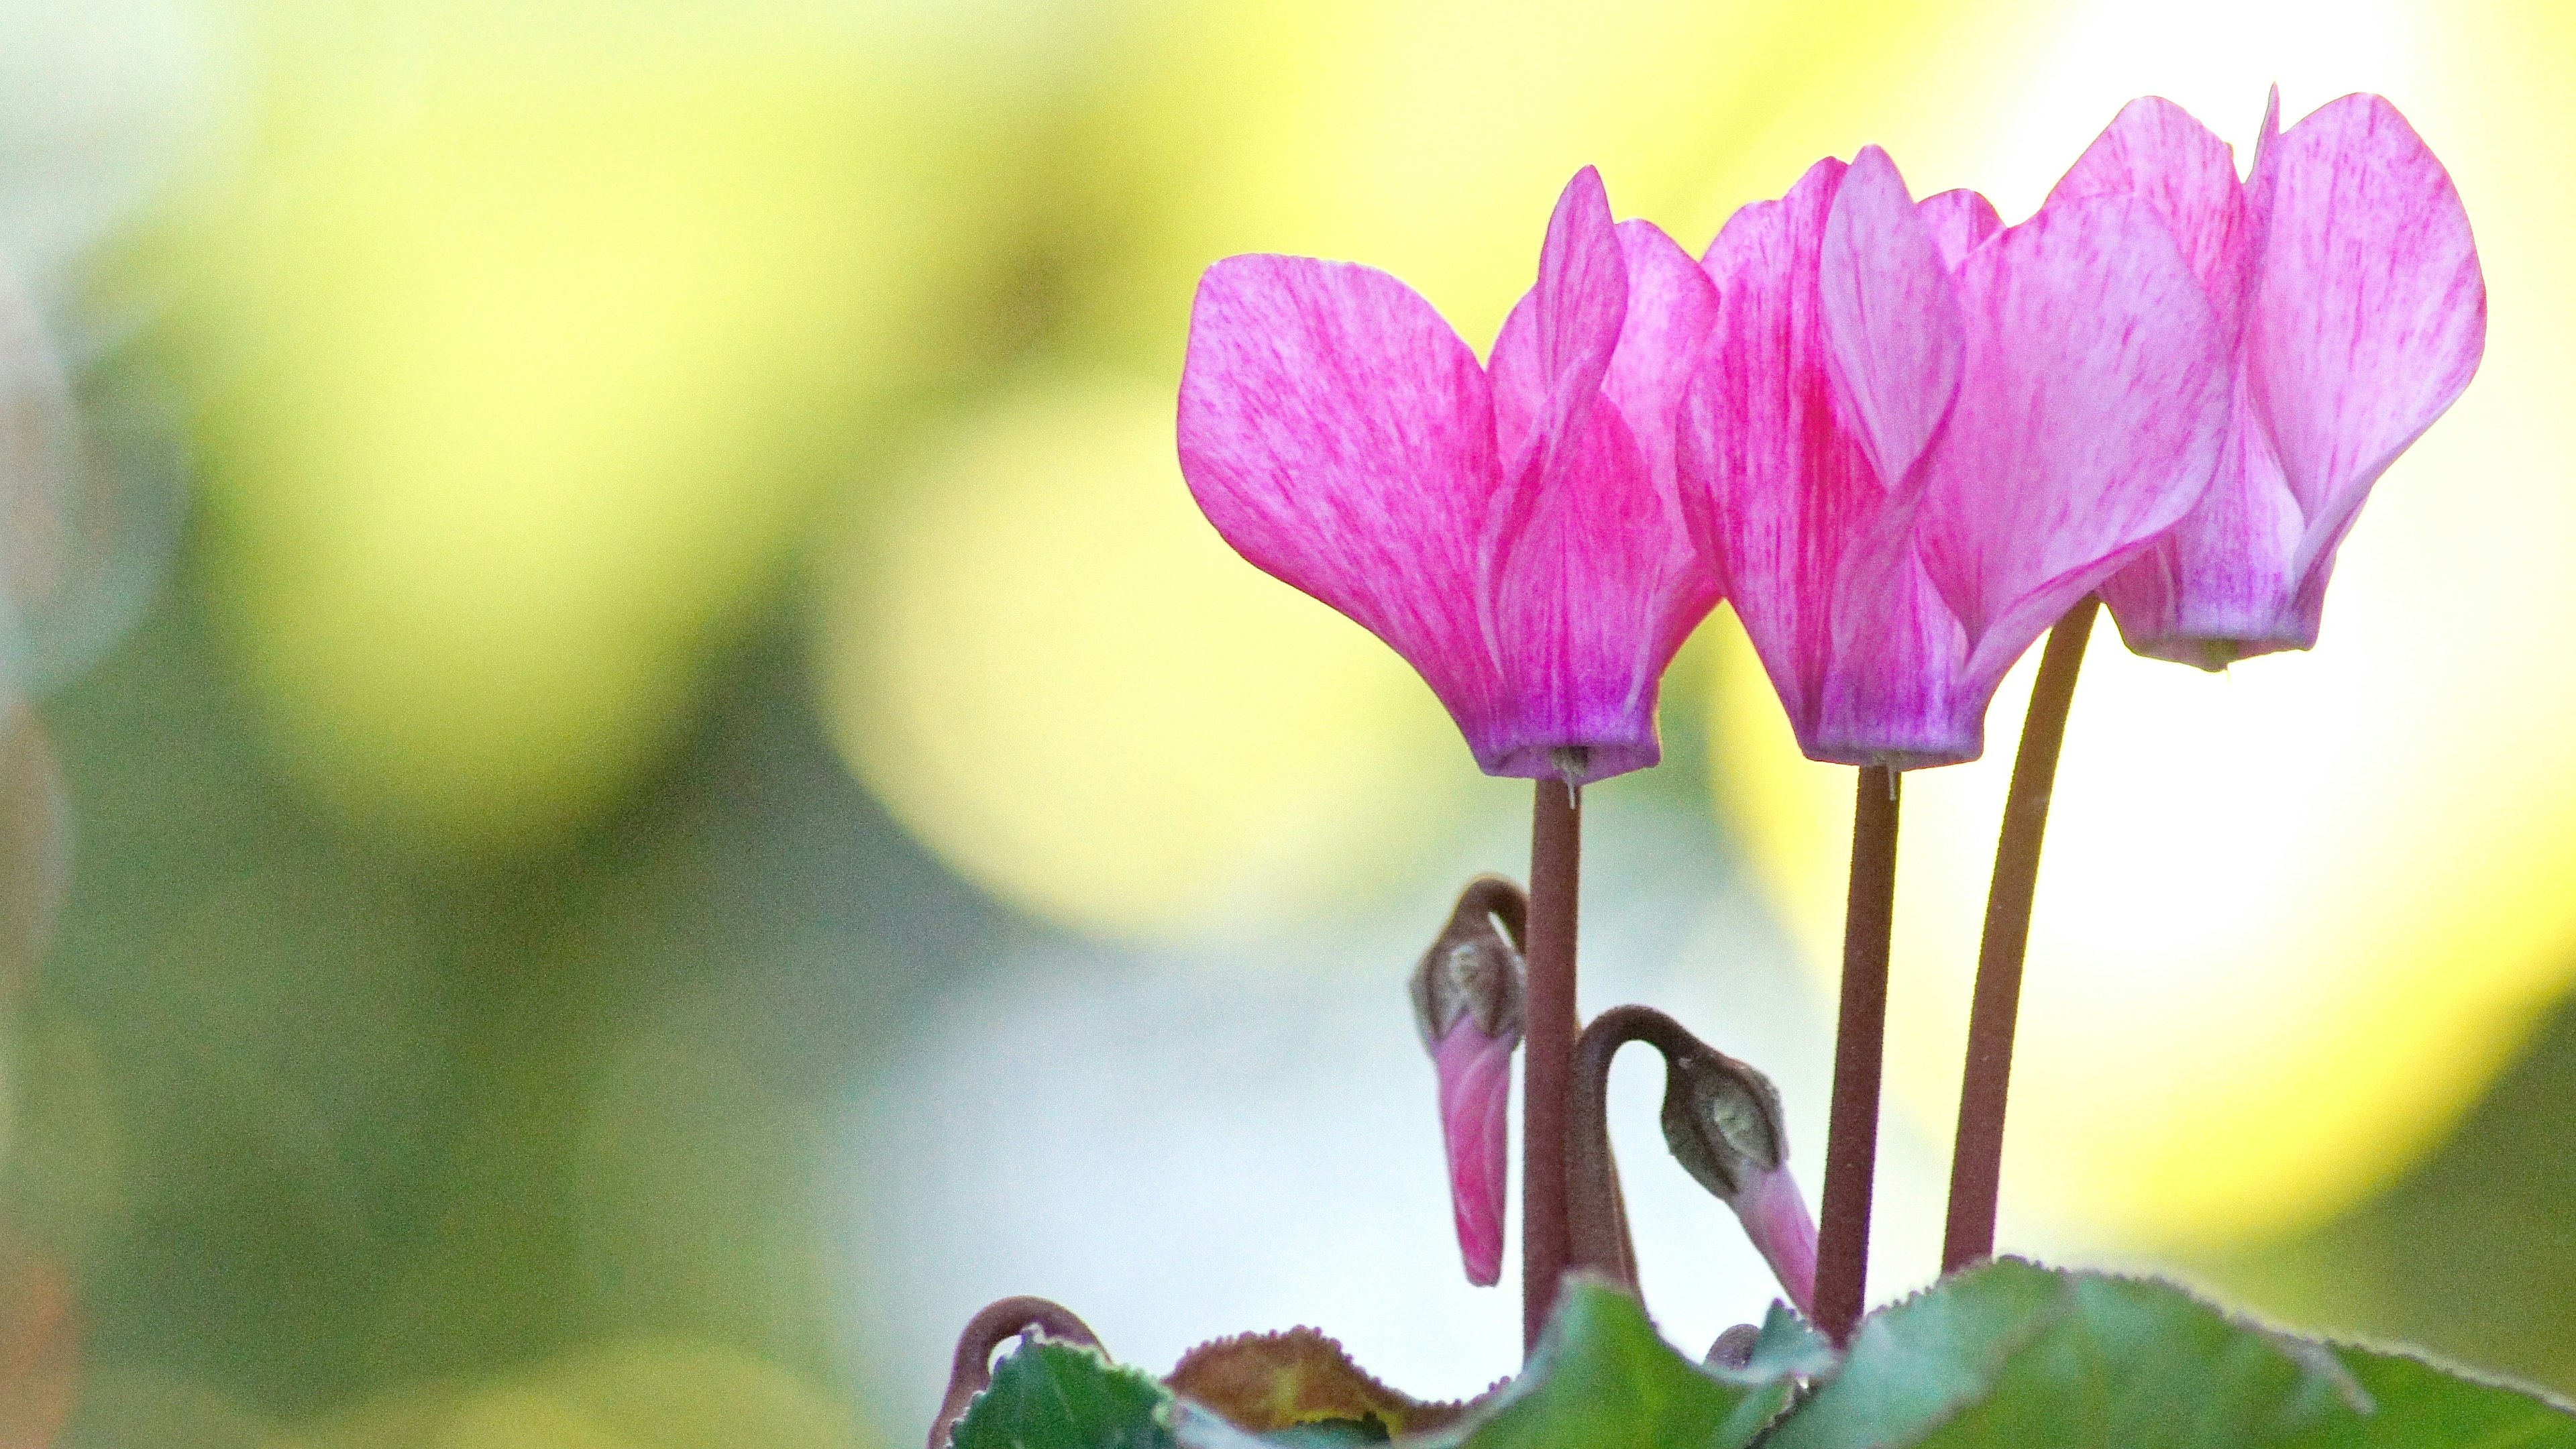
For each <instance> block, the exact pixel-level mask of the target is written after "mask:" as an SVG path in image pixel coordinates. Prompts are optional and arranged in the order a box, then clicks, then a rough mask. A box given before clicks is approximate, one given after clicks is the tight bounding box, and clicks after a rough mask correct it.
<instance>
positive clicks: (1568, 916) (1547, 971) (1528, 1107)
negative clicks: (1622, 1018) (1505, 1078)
mask: <svg viewBox="0 0 2576 1449" xmlns="http://www.w3.org/2000/svg"><path fill="white" fill-rule="evenodd" d="M1582 869H1583V814H1582V801H1581V797H1579V796H1578V795H1576V794H1575V793H1574V791H1573V790H1572V789H1570V788H1568V787H1567V785H1566V784H1565V782H1564V781H1562V780H1541V781H1539V782H1538V792H1537V800H1536V803H1535V805H1534V807H1533V809H1532V811H1531V817H1530V890H1529V946H1528V951H1527V954H1526V960H1527V963H1528V967H1529V989H1528V993H1527V996H1526V997H1525V1004H1524V1006H1523V1014H1524V1021H1525V1024H1524V1027H1523V1032H1524V1035H1523V1037H1522V1043H1523V1045H1522V1050H1523V1051H1524V1052H1525V1053H1526V1056H1525V1058H1524V1061H1523V1066H1522V1072H1523V1075H1522V1078H1521V1083H1522V1093H1521V1111H1522V1118H1521V1128H1522V1130H1521V1341H1522V1347H1523V1350H1524V1351H1527V1350H1528V1349H1532V1348H1536V1347H1537V1346H1538V1336H1539V1331H1540V1330H1541V1329H1543V1328H1545V1327H1546V1326H1547V1316H1548V1312H1549V1310H1551V1309H1552V1308H1554V1307H1555V1306H1556V1290H1557V1284H1558V1281H1559V1280H1560V1279H1562V1278H1563V1277H1564V1276H1565V1266H1566V1257H1567V1252H1568V1247H1569V1243H1568V1238H1567V1233H1566V1221H1565V1207H1566V1201H1565V1199H1566V1171H1565V1167H1566V1164H1565V1106H1566V1087H1567V1080H1568V1078H1569V1077H1570V1076H1571V1074H1572V1070H1573V1065H1574V1023H1575V1014H1574V929H1575V898H1576V895H1577V892H1578V889H1579V886H1580V882H1581V877H1582Z"/></svg>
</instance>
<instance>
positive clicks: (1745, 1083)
mask: <svg viewBox="0 0 2576 1449" xmlns="http://www.w3.org/2000/svg"><path fill="white" fill-rule="evenodd" d="M1687 1045H1688V1046H1689V1047H1690V1048H1692V1049H1691V1050H1684V1051H1675V1052H1670V1053H1667V1054H1666V1056H1665V1058H1664V1063H1665V1071H1664V1141H1665V1143H1666V1144H1667V1145H1668V1146H1670V1147H1671V1148H1672V1152H1673V1157H1674V1158H1675V1159H1676V1160H1678V1161H1679V1162H1680V1163H1681V1165H1682V1168H1683V1170H1684V1171H1686V1172H1688V1173H1689V1174H1690V1175H1691V1176H1692V1177H1694V1178H1696V1179H1698V1181H1699V1185H1700V1186H1702V1187H1704V1188H1707V1189H1708V1190H1709V1191H1710V1192H1713V1193H1715V1194H1717V1195H1718V1196H1719V1197H1722V1198H1726V1199H1728V1200H1729V1201H1732V1200H1733V1199H1734V1198H1735V1197H1736V1196H1737V1195H1738V1194H1740V1193H1742V1192H1743V1191H1744V1190H1745V1188H1746V1187H1748V1186H1749V1185H1751V1183H1752V1182H1753V1180H1754V1179H1755V1178H1756V1177H1757V1176H1759V1175H1761V1174H1763V1173H1766V1172H1773V1171H1777V1170H1778V1169H1779V1167H1780V1165H1781V1164H1782V1163H1784V1162H1786V1161H1788V1158H1789V1139H1788V1134H1787V1132H1786V1131H1785V1130H1784V1129H1783V1128H1782V1126H1781V1120H1780V1119H1781V1110H1780V1091H1779V1089H1778V1088H1776V1087H1774V1086H1772V1085H1771V1079H1770V1078H1769V1077H1766V1076H1764V1075H1762V1074H1761V1073H1760V1072H1758V1071H1755V1070H1754V1069H1753V1068H1751V1067H1749V1066H1747V1065H1745V1064H1744V1063H1742V1062H1739V1061H1737V1060H1736V1059H1735V1058H1733V1057H1730V1056H1728V1055H1726V1054H1725V1053H1724V1052H1721V1051H1718V1050H1717V1049H1716V1048H1714V1047H1711V1046H1708V1045H1706V1044H1704V1043H1702V1042H1700V1041H1699V1040H1698V1039H1697V1038H1692V1039H1690V1040H1689V1042H1688V1043H1687Z"/></svg>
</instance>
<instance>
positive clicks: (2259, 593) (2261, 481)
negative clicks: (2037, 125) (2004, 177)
mask: <svg viewBox="0 0 2576 1449" xmlns="http://www.w3.org/2000/svg"><path fill="white" fill-rule="evenodd" d="M2279 107H2280V96H2279V93H2278V92H2277V91H2276V92H2274V94H2273V96H2272V98H2271V101H2270V103H2269V105H2268V106H2267V109H2266V113H2265V116H2264V122H2263V130H2262V140H2261V142H2260V144H2259V146H2258V149H2257V151H2256V154H2255V159H2254V164H2253V168H2252V174H2251V176H2250V177H2249V178H2248V179H2247V180H2246V181H2244V182H2242V183H2240V182H2238V180H2237V179H2236V175H2235V172H2234V169H2233V166H2232V163H2230V162H2229V161H2228V160H2227V156H2226V148H2225V146H2224V145H2223V143H2221V142H2219V141H2218V140H2217V138H2216V137H2214V136H2211V135H2209V133H2208V132H2207V130H2206V129H2205V128H2203V127H2201V126H2200V124H2199V123H2198V122H2197V121H2193V120H2192V119H2191V118H2190V117H2189V116H2187V115H2185V114H2184V113H2183V112H2182V111H2181V110H2180V109H2179V108H2177V107H2173V106H2171V105H2170V104H2169V103H2165V102H2161V101H2139V102H2135V103H2132V105H2131V106H2130V107H2129V108H2128V109H2127V110H2124V111H2123V112H2122V113H2121V115H2120V118H2119V119H2118V120H2117V121H2114V122H2113V123H2112V127H2111V129H2110V130H2109V131H2106V132H2105V133H2104V134H2103V136H2102V138H2101V139H2100V140H2098V141H2096V142H2095V143H2094V145H2093V146H2092V147H2091V148H2090V149H2088V150H2087V151H2086V153H2085V155H2084V157H2083V159H2081V160H2079V161H2078V162H2077V163H2076V167H2075V169H2074V170H2073V171H2070V172H2069V173H2068V175H2067V178H2066V180H2065V181H2063V182H2061V183H2060V184H2059V187H2058V193H2057V194H2058V195H2060V196H2065V195H2071V194H2077V193H2085V194H2096V195H2108V194H2113V193H2120V194H2129V195H2134V196H2137V197H2139V198H2141V199H2142V200H2144V201H2146V202H2147V203H2148V204H2150V205H2152V206H2154V207H2156V208H2157V209H2158V211H2159V212H2160V213H2161V214H2162V215H2163V216H2164V217H2165V218H2166V220H2167V221H2168V223H2169V224H2170V225H2172V226H2173V227H2174V228H2175V229H2176V231H2177V233H2178V234H2179V235H2181V236H2182V237H2183V238H2184V239H2185V244H2186V246H2187V247H2189V248H2191V249H2192V251H2193V257H2194V262H2195V267H2196V270H2197V271H2198V274H2199V276H2200V280H2201V283H2202V285H2203V288H2204V290H2205V291H2206V292H2207V294H2208V296H2209V298H2210V301H2211V304H2212V306H2213V307H2214V309H2215V310H2216V311H2217V312H2218V314H2219V316H2220V317H2221V319H2222V323H2223V324H2226V325H2228V326H2229V327H2230V329H2231V330H2230V342H2231V351H2232V357H2233V364H2234V372H2235V378H2234V386H2233V390H2232V396H2231V404H2232V406H2231V411H2232V413H2233V419H2232V423H2231V433H2230V438H2229V441H2228V443H2227V445H2226V447H2225V449H2224V451H2223V453H2222V464H2221V467H2220V470H2219V476H2218V480H2217V482H2216V483H2215V484H2214V485H2213V486H2212V487H2211V489H2210V491H2209V493H2208V495H2207V496H2206V497H2205V498H2204V499H2203V501H2202V502H2201V503H2200V505H2199V506H2198V507H2196V508H2195V509H2194V510H2193V512H2192V513H2191V514H2190V515H2188V516H2187V517H2186V518H2185V519H2184V520H2183V521H2182V523H2181V524H2180V525H2179V526H2177V527H2176V528H2175V529H2174V531H2173V533H2172V534H2171V535H2170V536H2169V537H2168V538H2166V539H2165V540H2163V541H2161V542H2159V543H2158V544H2157V545H2156V547H2155V548H2154V549H2152V550H2151V551H2150V552H2149V553H2148V554H2146V555H2145V556H2144V557H2142V558H2141V559H2140V560H2139V561H2137V562H2136V563H2134V564H2132V565H2131V566H2129V568H2128V569H2126V570H2125V571H2124V572H2123V573H2122V574H2121V575H2119V576H2117V577H2115V578H2114V579H2112V580H2111V581H2110V582H2109V583H2107V584H2106V585H2105V586H2104V588H2103V591H2102V594H2103V598H2104V600H2105V602H2107V603H2108V604H2109V605H2110V606H2111V612H2112V615H2113V617H2114V618H2115V619H2117V620H2118V622H2119V625H2120V632H2121V636H2122V638H2123V639H2125V640H2126V641H2127V643H2128V645H2129V647H2130V648H2131V649H2133V650H2135V651H2137V652H2138V653H2141V654H2148V655H2153V656H2155V657H2158V658H2165V659H2173V660H2178V661H2180V662H2184V663H2189V664H2197V665H2200V666H2202V667H2204V668H2213V669H2214V668H2219V667H2222V666H2224V665H2225V664H2227V663H2228V662H2230V661H2232V660H2235V659H2239V658H2244V657H2246V656H2249V655H2255V654H2265V653H2270V652H2273V651H2275V650H2281V649H2305V648H2308V647H2310V646H2312V645H2313V644H2314V643H2315V642H2316V638H2317V629H2318V624H2319V621H2320V618H2321V615H2322V613H2323V609H2324V601H2325V587H2326V581H2327V578H2328V576H2329V574H2330V573H2331V570H2332V567H2333V562H2334V554H2335V549H2336V547H2337V545H2339V544H2340V543H2341V542H2342V539H2343V537H2344V534H2345V533H2346V532H2347V531H2348V530H2349V529H2350V528H2351V526H2352V521H2353V518H2354V517H2355V515H2356V514H2357V513H2358V511H2359V510H2360V507H2361V504H2362V502H2363V500H2364V499H2365V498H2367V497H2368V495H2369V490H2370V487H2371V485H2372V484H2373V483H2375V482H2376V481H2377V480H2378V478H2379V475H2380V474H2381V473H2383V472H2385V471H2386V470H2387V468H2388V466H2389V464H2390V463H2392V462H2394V461H2395V459H2396V458H2397V456H2398V455H2399V454H2400V453H2402V452H2403V451H2404V450H2405V449H2406V448H2407V446H2409V445H2410V444H2412V443H2413V442H2414V440H2415V439H2416V438H2418V437H2420V436H2422V434H2423V432H2424V430H2425V429H2427V428H2429V427H2431V426H2432V424H2433V422H2434V421H2435V420H2436V419H2437V418H2439V417H2440V416H2441V414H2442V413H2443V412H2444V411H2445V410H2446V409H2448V408H2449V406H2450V405H2451V403H2452V402H2453V401H2454V400H2455V399H2457V398H2458V396H2459V394H2460V392H2461V391H2462V389H2464V388H2465V387H2466V386H2467V385H2468V381H2469V378H2470V376H2471V375H2472V374H2474V373H2475V371H2476V369H2477V364H2478V360H2479V357H2480V354H2481V353H2482V351H2483V349H2484V343H2485V335H2486V291H2485V283H2484V281H2483V279H2482V277H2481V276H2480V274H2479V269H2478V262H2477V249H2476V243H2475V241H2474V239H2473V238H2472V236H2471V235H2470V231H2469V224H2468V217H2467V213H2466V212H2465V211H2464V210H2463V209H2462V207H2461V205H2460V200H2459V196H2458V193H2457V192H2456V190H2455V189H2454V188H2453V187H2452V185H2451V181H2450V177H2449V176H2448V175H2447V174H2446V173H2445V172H2444V171H2443V169H2442V166H2441V163H2440V162H2439V161H2437V160H2436V159H2434V157H2433V154H2432V152H2431V151H2430V150H2429V149H2427V148H2426V147H2425V145H2424V143H2423V141H2422V139H2421V138H2420V137H2418V136H2416V134H2415V133H2414V131H2413V130H2412V129H2410V128H2409V127H2408V126H2407V125H2406V122H2405V120H2404V118H2402V117H2400V116H2399V115H2398V114H2397V111H2396V110H2395V108H2394V107H2392V106H2390V105H2389V104H2388V103H2387V102H2386V101H2384V100H2382V99H2380V98H2379V97H2377V96H2369V95H2355V96H2346V97H2344V98H2343V99H2342V100H2339V101H2335V102H2333V103H2332V104H2330V105H2328V106H2326V107H2324V108H2323V109H2321V110H2319V111H2317V112H2316V113H2315V114H2313V115H2311V116H2309V117H2308V118H2307V119H2306V120H2303V121H2301V122H2300V123H2299V124H2298V125H2297V126H2294V127H2292V128H2291V129H2290V130H2289V131H2288V132H2286V133H2283V132H2281V131H2280V130H2279V119H2278V118H2279ZM2231 218H2232V220H2230V219H2231ZM2231 228H2232V229H2231ZM2222 236H2224V237H2232V238H2233V242H2232V245H2233V246H2234V248H2235V250H2236V252H2237V254H2238V255H2237V257H2236V260H2235V261H2234V262H2232V263H2227V262H2224V261H2223V260H2222V261H2221V262H2220V263H2218V264H2209V265H2203V263H2204V261H2205V260H2206V259H2208V258H2212V257H2221V256H2222V254H2223V253H2224V251H2225V250H2226V248H2225V247H2223V246H2221V245H2220V244H2219V242H2218V241H2216V240H2213V238H2220V237H2222Z"/></svg>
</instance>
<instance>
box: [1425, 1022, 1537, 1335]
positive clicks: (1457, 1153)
mask: <svg viewBox="0 0 2576 1449" xmlns="http://www.w3.org/2000/svg"><path fill="white" fill-rule="evenodd" d="M1518 1045H1520V1033H1519V1032H1517V1031H1514V1032H1511V1033H1509V1034H1507V1035H1502V1036H1488V1035H1486V1034H1485V1033H1484V1032H1483V1031H1481V1030H1479V1029H1478V1028H1477V1026H1476V1023H1475V1020H1474V1019H1473V1018H1462V1019H1461V1020H1460V1021H1459V1023H1458V1024H1457V1025H1456V1026H1454V1027H1452V1028H1450V1031H1449V1035H1448V1036H1446V1037H1444V1038H1442V1039H1441V1041H1440V1043H1439V1045H1437V1046H1435V1047H1433V1048H1432V1051H1431V1060H1432V1064H1433V1066H1434V1067H1435V1068H1436V1069H1437V1070H1438V1072H1439V1075H1440V1137H1441V1142H1442V1145H1443V1146H1445V1147H1446V1148H1447V1149H1448V1154H1449V1209H1450V1214H1451V1216H1452V1217H1453V1218H1454V1219H1455V1220H1456V1222H1457V1226H1458V1253H1459V1256H1460V1257H1462V1258H1463V1259H1465V1260H1466V1266H1467V1281H1468V1282H1470V1283H1473V1284H1475V1285H1477V1286H1478V1287H1491V1286H1492V1285H1493V1284H1494V1282H1495V1281H1496V1280H1498V1279H1500V1278H1501V1277H1502V1274H1503V1213H1504V1203H1505V1198H1506V1190H1507V1187H1508V1184H1509V1179H1510V1172H1511V1167H1510V1153H1509V1148H1508V1143H1507V1138H1508V1133H1509V1128H1508V1126H1507V1124H1508V1123H1509V1122H1510V1120H1511V1107H1512V1049H1513V1048H1514V1047H1517V1046H1518Z"/></svg>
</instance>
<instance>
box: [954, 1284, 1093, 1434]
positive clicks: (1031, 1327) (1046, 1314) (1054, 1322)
mask: <svg viewBox="0 0 2576 1449" xmlns="http://www.w3.org/2000/svg"><path fill="white" fill-rule="evenodd" d="M1024 1333H1035V1334H1040V1335H1043V1336H1045V1337H1047V1338H1052V1339H1055V1340H1057V1341H1058V1342H1060V1343H1078V1344H1081V1345H1082V1346H1084V1347H1085V1348H1098V1347H1100V1340H1099V1339H1098V1338H1096V1337H1094V1336H1093V1335H1092V1332H1091V1327H1090V1325H1088V1324H1086V1323H1084V1322H1083V1321H1082V1320H1081V1319H1079V1318H1076V1317H1074V1315H1073V1310H1072V1309H1069V1308H1067V1307H1065V1306H1064V1305H1063V1304H1061V1303H1055V1302H1050V1301H1049V1300H1047V1299H1044V1298H1028V1297H1019V1298H1003V1299H999V1300H996V1301H995V1302H992V1303H988V1304H986V1305H984V1309H983V1311H982V1312H980V1313H978V1314H976V1315H975V1316H974V1317H973V1318H971V1319H968V1320H967V1322H966V1331H965V1332H963V1333H960V1334H959V1335H957V1354H956V1357H955V1358H954V1359H953V1360H952V1361H951V1362H950V1363H949V1366H948V1393H947V1396H946V1397H945V1398H943V1399H942V1400H941V1401H940V1404H939V1415H938V1417H937V1418H934V1419H932V1420H931V1421H930V1443H929V1449H948V1436H949V1435H950V1434H952V1433H954V1432H956V1429H957V1421H958V1420H959V1419H960V1418H963V1417H964V1416H965V1413H966V1406H967V1405H968V1404H970V1403H972V1402H974V1399H975V1396H976V1395H977V1394H980V1393H982V1392H984V1390H986V1389H987V1388H990V1387H992V1383H993V1350H995V1349H997V1348H1000V1347H1001V1346H1002V1344H1003V1342H1004V1341H1005V1340H1008V1339H1013V1338H1017V1337H1019V1336H1020V1335H1022V1334H1024Z"/></svg>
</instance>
